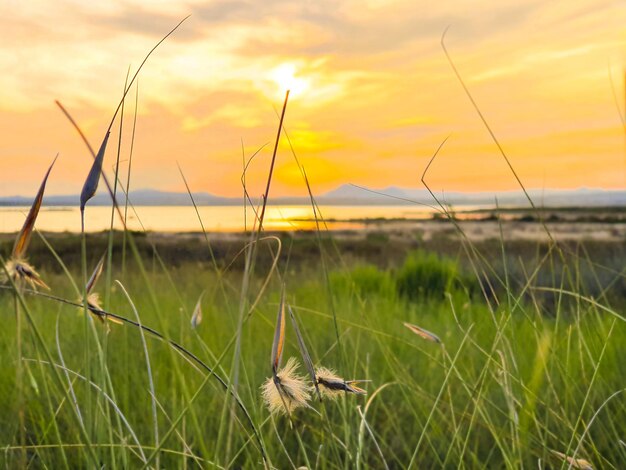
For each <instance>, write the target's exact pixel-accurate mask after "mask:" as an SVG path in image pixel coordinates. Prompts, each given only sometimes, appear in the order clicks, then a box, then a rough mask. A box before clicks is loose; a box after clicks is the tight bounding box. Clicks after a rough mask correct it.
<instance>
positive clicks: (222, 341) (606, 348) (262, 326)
mask: <svg viewBox="0 0 626 470" xmlns="http://www.w3.org/2000/svg"><path fill="white" fill-rule="evenodd" d="M35 238H36V237H35ZM135 238H137V237H135ZM98 240H99V238H98V237H97V236H94V237H92V238H89V239H88V240H87V244H86V248H87V252H88V253H91V254H93V255H89V256H87V260H88V263H87V265H88V266H89V267H88V268H87V270H88V272H89V273H91V270H92V269H93V268H94V267H95V265H96V263H97V260H98V257H99V256H100V254H101V253H102V252H103V251H102V248H104V246H105V242H104V238H103V237H101V239H100V242H99V241H98ZM50 243H51V245H52V246H53V247H56V246H58V248H59V254H58V255H59V257H60V259H61V260H63V261H65V262H66V263H67V269H68V271H67V272H64V270H63V268H62V266H61V264H60V263H59V261H58V260H57V261H55V259H54V257H53V256H52V252H51V251H50V250H49V249H46V248H45V247H44V244H43V243H42V242H41V241H40V240H34V242H33V246H32V251H31V262H32V263H33V264H36V265H37V266H38V267H39V266H41V270H40V274H41V275H42V278H43V279H44V280H45V282H46V283H47V284H48V285H49V286H50V287H51V291H50V293H51V294H52V295H54V296H58V297H60V298H63V299H67V300H71V301H78V302H79V303H80V298H81V296H82V287H80V288H75V287H73V286H72V284H73V283H74V284H76V285H77V286H81V285H82V281H81V279H83V274H81V263H80V256H78V257H76V256H75V253H80V250H81V248H80V244H81V242H80V237H70V236H66V237H60V236H59V237H56V238H55V237H51V241H50ZM237 244H239V247H242V246H243V243H242V242H237V241H235V242H231V244H230V245H228V244H226V245H228V246H226V245H220V244H219V243H218V244H216V245H215V247H213V246H212V248H213V253H214V255H215V256H216V257H215V264H213V261H212V258H211V256H210V251H209V249H208V247H207V245H206V244H204V245H190V246H187V248H188V249H191V248H190V247H192V248H193V249H192V252H193V255H191V256H185V255H183V254H181V253H184V252H185V246H186V245H185V243H184V241H183V240H179V243H178V244H176V243H173V244H172V245H171V246H169V249H168V248H167V247H165V246H156V245H151V244H149V243H147V242H145V243H144V241H142V238H141V237H138V238H137V240H136V242H135V244H134V245H135V246H136V247H138V248H137V249H136V250H134V251H132V250H130V248H129V249H128V250H127V252H126V254H125V261H124V263H123V262H122V243H121V242H119V243H117V242H116V243H115V244H114V250H113V253H112V259H113V270H112V272H110V273H108V272H106V269H105V274H103V276H102V279H101V281H100V282H99V284H98V285H97V286H96V290H97V291H98V292H99V293H100V295H101V299H102V306H103V308H104V309H105V310H107V311H110V312H114V313H116V314H119V315H122V316H124V317H126V318H129V319H132V320H136V321H137V315H139V318H140V320H138V321H140V322H141V323H142V324H143V325H146V326H149V327H151V328H154V329H155V330H157V331H158V332H160V333H161V334H162V335H163V336H164V337H165V338H168V339H170V340H173V341H175V342H176V343H178V344H179V345H182V346H183V347H184V348H185V349H186V350H188V351H190V352H193V354H195V355H196V356H197V357H198V358H199V360H200V361H201V362H202V363H204V364H205V365H207V366H208V367H210V368H211V369H212V370H214V371H215V372H216V373H217V375H219V377H220V378H221V379H222V380H223V382H224V383H225V384H226V385H227V387H228V388H229V390H228V391H227V390H226V389H225V387H224V385H222V384H221V383H220V382H219V381H218V380H217V379H216V377H215V375H211V374H209V373H208V372H207V370H205V369H202V367H203V366H201V365H199V364H198V363H197V362H194V361H193V360H190V359H189V357H187V356H184V355H183V354H180V353H179V352H177V351H176V350H175V349H174V348H173V347H172V346H171V345H170V344H168V342H167V341H164V340H162V339H158V338H156V337H155V336H154V335H152V334H150V333H147V332H146V333H145V334H144V335H142V334H141V331H140V330H139V329H138V328H137V327H134V326H132V325H130V324H124V325H118V324H114V323H112V322H107V323H106V324H105V323H103V322H100V321H98V319H96V320H94V317H93V316H92V315H88V316H85V314H84V311H83V309H82V308H81V307H76V306H72V305H67V304H65V303H61V302H58V301H55V300H51V299H47V298H44V297H41V296H38V295H33V294H32V293H30V292H28V290H24V291H22V292H20V293H19V294H18V293H16V292H15V291H14V290H12V289H11V288H10V286H7V287H8V288H7V289H5V290H2V291H0V311H1V312H2V314H3V317H4V321H5V328H3V329H2V331H1V332H0V348H1V351H2V355H3V357H4V364H5V366H4V367H3V368H2V369H1V370H0V374H1V376H0V393H2V396H3V397H4V399H3V400H2V401H1V402H0V448H1V449H2V450H3V453H2V458H3V459H4V463H5V466H6V467H7V468H11V467H15V466H19V465H24V463H26V464H27V465H29V466H30V468H75V467H94V466H100V465H104V466H105V467H106V468H128V467H136V468H141V467H152V468H155V467H162V468H194V467H202V468H204V467H211V466H213V465H215V466H218V467H225V468H233V467H235V468H236V467H244V468H250V467H257V466H263V464H264V460H263V459H264V457H263V455H265V459H266V462H267V465H268V466H269V465H271V466H273V467H275V468H294V467H295V468H297V467H300V466H306V467H309V468H385V467H388V468H407V467H412V468H537V466H539V468H567V467H568V466H569V464H570V463H571V462H568V461H566V460H564V457H563V455H566V456H573V457H575V458H576V459H585V460H587V461H589V462H591V464H592V465H593V468H616V469H617V468H621V467H622V462H624V461H625V460H626V444H625V443H624V441H623V439H625V438H626V437H625V435H626V425H625V424H624V423H625V422H626V420H625V419H624V418H626V413H625V411H626V396H625V395H623V394H622V393H623V391H624V390H625V388H624V380H623V377H624V376H625V374H626V363H624V360H623V358H624V352H625V346H624V345H625V344H626V325H625V323H624V318H623V316H622V313H621V312H623V309H622V307H623V306H624V305H626V302H625V301H624V295H623V293H622V290H623V274H622V273H621V270H620V268H619V265H620V263H621V262H620V258H619V254H620V253H621V250H622V248H621V246H620V245H619V244H614V245H613V246H611V247H609V246H604V245H603V247H602V249H600V248H599V247H597V246H595V245H592V252H591V253H589V250H585V245H584V244H578V245H576V246H572V245H562V246H556V247H555V246H551V245H541V244H529V243H526V244H524V243H518V244H516V243H509V244H504V243H500V242H499V241H498V240H493V241H491V242H490V243H488V244H468V243H467V242H464V241H463V239H462V238H456V239H455V238H454V237H452V238H450V239H449V240H448V241H447V242H444V241H441V240H440V241H439V242H438V244H437V245H432V244H431V245H428V244H420V243H419V242H416V243H415V244H408V245H406V246H404V247H402V248H396V249H395V250H394V249H393V247H390V245H392V244H390V243H389V240H385V239H378V238H376V237H370V238H369V239H366V240H365V241H363V242H362V245H361V246H359V245H356V246H354V245H351V248H350V250H348V248H347V247H346V246H344V245H342V243H341V241H340V240H334V239H333V237H332V236H327V235H324V237H323V238H320V239H317V238H316V237H310V238H307V237H300V238H299V237H298V236H296V237H291V236H285V237H283V241H282V250H281V255H280V258H279V261H278V263H277V268H276V269H275V270H274V271H272V270H271V266H272V259H273V256H275V255H276V249H277V246H278V245H277V242H276V240H275V239H269V240H267V241H265V242H262V243H261V244H259V246H258V250H259V251H258V263H257V265H256V269H255V270H254V272H253V273H251V272H250V270H246V269H245V267H244V264H243V261H241V260H240V262H235V263H234V264H233V265H231V266H230V267H229V265H230V261H232V260H233V259H235V255H236V254H237ZM377 244H378V245H379V246H382V247H386V248H385V249H387V250H389V252H388V253H387V254H384V253H383V254H382V255H381V254H380V253H379V254H378V255H373V254H372V253H377V250H376V249H375V246H377ZM176 246H178V251H177V250H176V249H173V248H172V247H176ZM9 248H10V243H9V241H8V240H5V241H4V242H3V245H2V252H3V253H5V254H6V253H7V252H8V251H9ZM416 248H418V249H417V250H416ZM46 250H47V255H46V254H45V253H46ZM593 250H595V252H596V253H597V255H598V257H599V258H600V259H599V260H597V259H595V258H594V251H593ZM161 251H162V254H161ZM72 253H74V255H73V256H72ZM367 253H369V256H367V255H364V254H367ZM3 258H4V259H6V256H5V255H3ZM38 259H39V260H41V263H40V264H37V261H38ZM176 259H178V262H173V260H176ZM242 259H243V258H242ZM624 259H626V258H624V257H622V258H621V260H624ZM600 261H606V263H604V264H603V265H602V266H600V265H599V264H600ZM215 266H217V268H215ZM247 274H251V276H250V278H249V283H250V284H249V286H248V287H247V288H246V287H245V286H243V283H244V280H245V278H246V275H247ZM269 274H271V277H270V278H269V283H268V284H267V287H264V284H265V279H266V276H267V275H269ZM114 280H119V283H117V282H114ZM283 283H284V284H285V286H286V296H285V298H286V302H287V304H288V305H289V306H291V308H292V309H293V312H294V313H295V315H296V317H297V320H298V323H299V325H300V330H301V331H302V334H303V337H304V341H305V343H306V346H307V348H308V350H309V353H310V355H311V357H312V360H313V362H314V363H315V364H316V366H317V365H321V366H325V367H329V368H332V369H334V370H336V371H337V373H338V374H339V375H340V376H341V377H344V378H345V379H346V380H349V379H364V380H368V381H369V382H366V383H364V384H361V385H360V386H362V387H363V388H365V389H366V390H367V395H364V396H356V395H352V394H341V395H340V396H339V397H338V398H337V399H336V400H334V401H333V400H324V401H321V402H320V401H319V400H318V399H317V398H316V397H313V399H312V400H311V401H310V402H309V405H310V407H311V408H312V409H310V408H301V409H298V410H296V411H295V412H294V413H292V414H291V415H290V416H289V417H287V416H285V415H281V414H274V415H271V414H270V413H269V412H268V411H267V409H266V407H265V405H264V403H263V401H262V398H261V386H262V384H263V383H264V382H265V380H266V379H267V378H268V377H270V376H271V373H272V372H271V366H270V353H271V348H272V339H273V336H274V328H275V322H276V314H277V311H278V308H279V299H280V291H281V286H282V284H283ZM122 286H123V287H122ZM124 290H125V291H126V292H127V294H128V296H126V294H125V293H124ZM40 291H41V290H40ZM42 292H44V293H46V292H47V291H42ZM242 292H244V295H242ZM257 295H259V298H258V302H256V304H255V299H256V298H257ZM16 299H17V301H18V304H17V307H16ZM199 299H200V303H201V309H202V316H203V319H202V322H201V323H200V324H199V325H198V327H197V328H196V329H193V328H192V327H191V323H190V320H191V317H192V314H193V312H194V309H195V307H196V304H197V303H198V301H199ZM21 300H22V301H23V303H22V304H20V301H21ZM131 302H132V304H131ZM133 305H134V308H133ZM241 305H244V306H245V310H246V311H245V312H244V313H245V315H244V322H243V325H242V328H241V335H240V344H239V346H237V341H236V338H237V336H238V335H237V331H238V318H240V314H241V311H242V310H241V308H240V306H241ZM16 309H17V313H18V317H19V318H20V319H21V324H20V325H19V327H18V325H16V318H18V317H16ZM248 311H249V312H250V315H249V316H248V315H247V313H248ZM404 322H410V323H412V324H415V325H418V326H419V327H422V328H424V329H426V330H428V331H430V332H433V333H435V334H436V335H437V336H438V337H439V338H440V339H441V341H442V343H441V344H438V343H436V342H431V341H427V340H425V339H423V338H422V337H420V336H418V335H416V334H414V333H413V332H412V331H410V330H409V329H408V328H406V327H405V326H404V325H403V323H404ZM16 331H18V333H17V334H16ZM18 342H19V343H20V344H18ZM20 350H21V353H20ZM289 357H296V358H297V359H298V361H299V362H300V369H299V372H300V373H301V374H302V375H303V376H304V375H306V371H305V369H304V367H303V365H302V358H301V353H300V348H299V347H298V344H297V341H296V335H295V332H294V329H293V327H292V325H291V323H290V322H289V321H287V328H286V350H285V360H286V359H287V358H289ZM234 393H236V394H237V396H238V397H239V399H240V402H241V405H242V406H243V407H245V410H246V412H245V413H244V412H243V411H242V409H241V408H240V407H238V406H237V405H236V403H235V402H234V400H233V398H232V396H233V394H234ZM246 414H247V415H248V416H249V417H250V420H248V418H247V417H246ZM20 416H22V417H20ZM22 421H23V423H24V430H25V431H24V432H20V422H22ZM255 433H256V435H255ZM557 453H561V455H560V456H559V454H557ZM574 465H575V466H573V468H583V463H582V462H581V461H579V462H577V463H576V462H575V463H574ZM576 465H577V466H576Z"/></svg>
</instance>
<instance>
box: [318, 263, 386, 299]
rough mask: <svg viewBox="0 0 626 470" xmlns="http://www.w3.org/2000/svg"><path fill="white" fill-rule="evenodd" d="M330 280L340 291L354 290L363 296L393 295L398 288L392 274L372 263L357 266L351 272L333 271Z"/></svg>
mask: <svg viewBox="0 0 626 470" xmlns="http://www.w3.org/2000/svg"><path fill="white" fill-rule="evenodd" d="M330 282H331V285H332V287H333V290H336V291H339V292H350V291H351V290H353V291H354V292H355V293H357V294H359V295H361V296H368V295H381V296H384V297H393V295H394V293H395V290H396V289H395V283H394V280H393V278H392V277H391V275H390V274H389V273H388V272H387V271H381V270H380V269H378V268H377V267H376V266H373V265H371V264H366V265H361V266H357V267H355V268H354V269H352V270H351V271H349V272H339V271H334V272H331V273H330Z"/></svg>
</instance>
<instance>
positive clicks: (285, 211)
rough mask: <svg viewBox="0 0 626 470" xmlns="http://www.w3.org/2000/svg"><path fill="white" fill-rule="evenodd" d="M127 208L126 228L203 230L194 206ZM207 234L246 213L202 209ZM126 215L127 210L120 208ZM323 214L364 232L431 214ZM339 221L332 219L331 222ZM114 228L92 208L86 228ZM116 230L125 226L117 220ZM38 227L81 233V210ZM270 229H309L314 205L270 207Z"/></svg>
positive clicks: (11, 227)
mask: <svg viewBox="0 0 626 470" xmlns="http://www.w3.org/2000/svg"><path fill="white" fill-rule="evenodd" d="M28 210H29V208H28V207H0V232H16V231H18V230H19V229H20V228H21V227H22V224H23V223H24V219H25V218H26V214H27V213H28ZM135 210H136V213H135V212H133V211H132V209H131V208H129V209H128V228H129V229H131V230H142V229H145V230H151V231H157V232H195V231H200V230H201V226H200V222H199V221H198V217H197V215H196V213H195V211H194V208H193V207H187V206H181V207H176V206H139V207H136V208H135ZM198 210H199V212H200V217H201V219H202V223H203V224H204V228H205V229H206V230H207V231H211V232H213V231H218V232H235V231H241V230H243V229H244V210H243V207H238V206H203V207H199V208H198ZM122 211H123V208H122ZM321 212H322V215H323V217H324V219H325V220H326V221H327V224H328V225H329V227H330V228H333V229H345V228H360V227H363V225H364V224H363V222H362V221H361V220H359V219H374V218H386V219H393V218H408V219H415V218H424V217H429V216H430V215H431V214H432V211H431V210H430V209H428V208H427V207H422V206H322V207H321ZM333 219H334V220H335V221H332V220H333ZM253 220H254V219H253V213H252V211H251V210H250V209H249V208H248V214H247V227H248V229H250V228H251V224H252V221H253ZM110 224H111V208H110V207H103V206H102V207H99V206H94V207H88V208H87V211H86V222H85V230H87V231H89V232H97V231H100V230H106V229H108V228H109V226H110ZM114 226H115V227H116V228H121V227H122V225H121V224H120V222H119V221H118V220H117V216H116V220H115V225H114ZM36 227H37V229H39V230H44V231H51V232H64V231H69V232H80V211H79V210H78V208H76V207H43V208H42V209H41V211H40V213H39V217H38V218H37V225H36ZM265 228H266V229H267V230H307V229H313V228H315V218H314V214H313V211H312V209H311V207H310V206H284V207H279V206H268V207H267V210H266V217H265Z"/></svg>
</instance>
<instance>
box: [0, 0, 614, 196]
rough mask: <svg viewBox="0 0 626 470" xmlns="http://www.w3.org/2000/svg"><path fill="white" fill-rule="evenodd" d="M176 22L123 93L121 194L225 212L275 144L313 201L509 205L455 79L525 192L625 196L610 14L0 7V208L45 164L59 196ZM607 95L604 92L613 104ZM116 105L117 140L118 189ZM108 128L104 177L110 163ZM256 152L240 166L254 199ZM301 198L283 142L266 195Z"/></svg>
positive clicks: (392, 5)
mask: <svg viewBox="0 0 626 470" xmlns="http://www.w3.org/2000/svg"><path fill="white" fill-rule="evenodd" d="M187 15H191V17H190V18H189V19H188V20H187V21H186V22H185V23H184V24H183V25H182V26H181V28H180V29H179V30H178V31H176V32H175V33H174V34H173V35H172V36H171V37H170V38H169V39H168V40H167V41H166V42H164V43H163V44H162V45H161V46H160V47H159V49H157V51H156V52H155V53H154V55H153V56H152V57H151V58H150V59H149V61H148V62H147V64H146V66H145V68H144V69H143V71H142V72H141V74H140V76H139V108H138V118H137V131H136V141H135V147H134V156H133V158H134V160H133V167H132V171H133V174H132V181H131V186H132V188H134V189H139V188H156V189H162V190H174V191H184V185H183V183H182V180H181V178H180V175H179V174H178V170H177V168H176V163H177V162H178V163H180V165H181V167H182V168H183V170H184V171H185V173H186V176H187V179H188V181H189V184H190V186H191V188H192V189H193V190H194V191H207V192H211V193H215V194H219V195H225V196H237V195H240V194H241V186H240V176H241V171H242V142H243V147H244V151H245V154H246V156H248V157H249V156H250V155H251V154H252V153H253V152H254V151H255V150H256V149H258V148H259V147H261V146H263V145H264V144H266V143H271V142H272V141H273V139H274V137H275V133H276V127H277V125H278V117H277V112H278V111H279V109H280V107H281V105H282V99H283V96H284V92H285V89H286V87H291V89H292V96H291V98H290V102H289V105H288V109H287V115H286V121H285V127H286V129H287V132H288V133H289V135H290V137H291V140H292V143H293V145H294V147H295V151H296V153H297V155H298V157H299V158H300V160H301V162H302V164H303V165H304V166H305V168H306V171H307V173H308V175H309V179H310V180H311V183H312V186H313V189H314V191H316V192H317V193H323V192H325V191H328V190H330V189H334V188H335V187H336V186H338V185H340V184H343V183H356V184H359V185H366V186H369V187H373V188H384V187H387V186H392V185H393V186H399V187H409V188H418V187H420V185H421V183H420V181H419V180H420V176H421V173H422V171H423V169H424V167H425V165H426V163H427V162H428V159H429V157H430V155H431V154H432V152H433V151H434V150H435V149H436V147H437V146H438V145H439V144H440V142H441V141H442V140H443V139H444V138H445V137H446V136H448V135H450V136H451V137H450V139H449V141H448V142H447V144H446V146H445V147H444V149H443V151H442V152H441V154H440V157H439V159H438V160H437V161H436V162H435V164H434V166H433V167H432V171H431V173H430V174H429V178H430V181H431V182H432V184H433V186H434V187H435V188H436V189H439V190H445V191H496V190H508V189H516V188H517V186H516V182H515V179H514V178H513V176H512V174H511V173H510V171H509V170H508V169H507V167H506V164H505V162H504V161H503V160H502V158H501V157H500V155H499V153H498V151H497V148H496V146H495V145H494V143H493V142H492V141H491V139H490V137H489V134H488V133H487V131H486V130H485V127H484V126H483V124H482V123H481V121H480V119H479V118H478V116H477V114H476V112H475V111H474V109H473V108H472V106H471V104H470V102H469V100H468V99H467V97H466V96H465V94H464V92H463V89H462V88H461V86H460V84H459V82H458V81H457V79H456V77H455V76H454V73H453V71H452V69H451V68H450V65H449V64H448V62H447V61H446V58H445V55H444V53H443V51H442V49H441V46H440V39H441V35H442V33H443V31H444V30H445V29H446V27H448V26H449V27H450V28H449V31H448V33H447V36H446V45H447V47H448V50H449V52H450V54H451V56H452V58H453V60H454V61H455V63H456V65H457V67H458V69H459V72H460V73H461V75H462V76H463V77H464V79H465V80H466V83H467V85H468V87H469V88H470V90H471V92H472V93H473V95H474V98H475V99H476V101H477V103H478V104H479V106H480V107H481V110H482V111H483V113H484V115H485V117H486V119H487V120H488V121H489V123H490V124H491V126H492V128H493V131H494V132H495V133H496V135H497V136H498V138H499V139H500V141H501V143H502V145H503V147H504V149H505V150H506V152H507V153H508V155H509V157H510V159H511V162H512V164H513V165H514V166H515V168H516V169H517V171H518V173H519V175H520V177H521V178H522V180H523V181H524V183H525V184H526V185H527V187H529V188H543V187H545V188H578V187H601V188H625V187H626V151H625V148H624V145H625V139H624V127H623V125H622V123H621V121H620V114H619V113H620V111H619V110H620V109H621V110H622V112H623V109H624V101H625V99H624V69H625V67H626V2H625V1H623V0H608V1H602V0H595V1H589V0H579V1H576V2H573V1H569V0H568V1H553V2H545V1H495V0H478V1H454V2H426V1H416V0H412V1H381V0H360V1H356V0H354V1H353V0H349V1H342V2H337V1H330V0H319V1H313V0H310V1H297V0H291V1H277V0H267V1H263V2H261V1H244V0H242V1H176V2H172V1H150V2H147V1H106V2H84V1H66V0H55V1H52V0H50V1H20V0H0V68H1V69H2V74H1V75H0V196H8V195H14V194H20V195H32V194H34V192H36V189H37V186H38V184H39V181H40V179H41V177H42V176H43V174H44V172H45V170H46V167H47V165H48V164H49V163H50V161H51V160H52V159H53V158H54V156H55V154H56V153H57V152H58V153H59V154H60V157H59V160H58V162H57V166H56V167H55V169H54V172H53V173H52V175H51V177H50V181H49V189H48V192H49V193H51V194H74V193H79V192H80V189H81V187H82V183H83V180H84V177H85V176H86V174H87V172H88V170H89V166H90V164H91V158H90V157H89V155H88V154H87V152H86V150H85V148H84V146H83V144H82V142H81V141H80V139H79V137H78V136H77V134H76V132H75V131H74V130H73V129H72V127H71V126H70V124H69V123H68V121H67V120H66V119H65V117H64V116H63V115H62V114H61V112H60V111H59V110H58V109H57V107H56V106H55V104H54V100H55V99H58V100H60V101H61V102H62V103H63V104H64V105H65V106H66V107H67V108H68V109H69V110H70V112H71V113H72V114H73V116H74V117H75V118H76V120H77V121H78V122H79V124H80V125H81V127H82V128H83V130H84V131H85V133H86V134H87V136H88V138H89V139H90V140H91V142H92V145H93V146H94V147H97V146H98V145H99V143H100V141H101V139H102V137H103V135H104V132H105V130H106V127H107V126H108V123H109V121H110V119H111V116H112V114H113V111H114V110H115V107H116V106H117V102H118V101H119V99H120V97H121V93H122V89H123V86H124V79H125V77H126V72H127V69H128V67H129V66H130V67H131V70H132V71H134V70H135V69H136V67H137V66H138V65H139V63H140V62H141V60H142V59H143V57H144V56H145V54H146V53H147V52H148V51H149V50H150V48H151V47H152V46H153V45H154V44H155V43H156V42H157V41H158V40H159V39H160V38H161V37H162V36H163V35H164V34H166V33H167V32H168V31H169V30H170V29H171V28H172V27H173V26H174V25H176V23H177V22H178V21H180V20H181V19H182V18H183V17H185V16H187ZM611 82H613V86H614V93H615V95H614V94H613V92H612V87H611ZM134 94H135V89H134V88H133V90H132V92H131V97H130V99H129V101H128V102H127V108H126V112H127V114H126V119H125V121H124V130H123V134H122V150H121V161H122V163H121V174H122V176H123V178H124V179H125V175H126V171H127V165H128V154H129V146H130V135H131V134H130V132H131V129H132V111H133V108H134V99H135V97H134ZM118 126H119V123H116V125H115V127H114V129H115V131H114V132H113V134H112V138H111V140H110V144H109V148H108V152H107V155H106V160H105V169H106V170H107V172H109V173H111V169H112V167H113V165H114V162H115V157H116V150H117V141H118ZM271 147H272V145H271V144H270V145H268V146H267V147H266V148H265V149H264V151H263V152H262V153H261V154H260V155H259V157H258V158H257V159H255V161H254V162H253V163H252V165H251V167H250V172H249V174H248V182H249V184H250V190H251V192H252V193H253V194H255V195H258V194H260V193H261V191H262V187H263V184H264V178H265V175H266V172H267V168H268V163H269V159H270V156H271ZM304 192H305V189H304V185H303V182H302V178H301V176H300V173H299V171H298V169H297V167H296V165H295V163H294V159H293V157H292V155H291V153H290V151H289V147H288V145H287V142H286V141H284V142H283V145H281V147H280V150H279V154H278V161H277V167H276V180H275V185H274V186H273V192H272V194H273V195H288V194H289V195H302V194H304Z"/></svg>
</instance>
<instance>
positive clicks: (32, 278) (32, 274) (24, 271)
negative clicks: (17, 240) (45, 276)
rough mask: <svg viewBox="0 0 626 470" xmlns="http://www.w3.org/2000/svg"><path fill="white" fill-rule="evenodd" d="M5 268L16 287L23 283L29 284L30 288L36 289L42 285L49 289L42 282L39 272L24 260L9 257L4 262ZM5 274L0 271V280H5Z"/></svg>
mask: <svg viewBox="0 0 626 470" xmlns="http://www.w3.org/2000/svg"><path fill="white" fill-rule="evenodd" d="M5 266H6V270H7V272H8V273H9V276H10V277H11V279H13V282H15V283H16V284H17V285H18V287H21V286H23V285H24V284H28V285H30V287H31V288H33V289H36V288H37V286H39V287H43V288H44V289H48V290H50V288H49V287H48V285H47V284H46V283H45V282H43V280H42V279H41V277H40V276H39V273H37V271H35V268H33V267H32V266H31V265H30V264H28V263H27V262H26V261H25V260H23V259H20V258H16V259H10V260H9V261H7V263H6V265H5ZM6 281H7V279H6V274H5V273H4V272H1V273H0V282H2V283H4V282H6Z"/></svg>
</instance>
